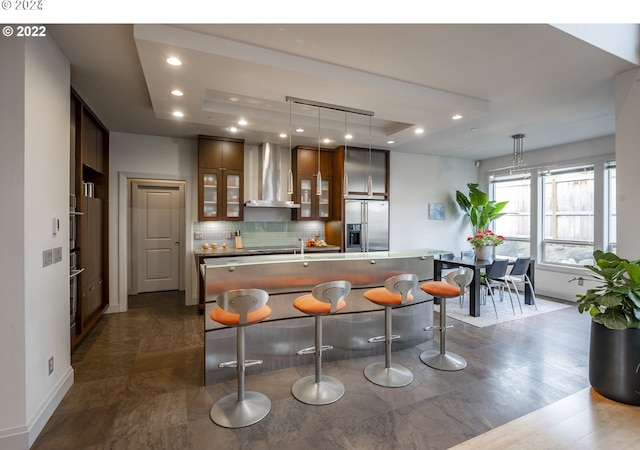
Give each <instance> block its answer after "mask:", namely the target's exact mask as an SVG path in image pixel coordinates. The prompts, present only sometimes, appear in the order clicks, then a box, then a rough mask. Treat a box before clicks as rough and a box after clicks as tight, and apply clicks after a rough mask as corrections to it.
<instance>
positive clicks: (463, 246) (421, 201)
mask: <svg viewBox="0 0 640 450" xmlns="http://www.w3.org/2000/svg"><path fill="white" fill-rule="evenodd" d="M390 167H391V168H390V170H391V173H390V175H389V183H390V188H389V189H390V196H389V204H390V225H389V232H390V235H389V248H390V249H391V250H405V249H412V248H432V249H440V250H448V251H453V252H460V251H461V250H469V248H470V247H469V245H468V244H467V241H466V239H467V236H468V235H469V233H471V227H470V225H469V221H468V220H467V219H466V218H465V216H464V215H463V214H462V213H461V211H460V208H459V207H458V205H457V203H456V201H455V197H456V190H460V191H462V192H465V193H466V192H467V191H468V188H467V183H475V182H477V179H478V175H477V169H476V167H475V163H474V161H469V160H464V159H456V158H443V157H439V156H424V155H415V154H410V153H399V152H397V151H391V152H390ZM429 203H444V204H445V215H446V218H445V220H429V218H428V205H429Z"/></svg>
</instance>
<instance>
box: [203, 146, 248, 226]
mask: <svg viewBox="0 0 640 450" xmlns="http://www.w3.org/2000/svg"><path fill="white" fill-rule="evenodd" d="M243 213H244V140H242V139H230V138H217V137H212V136H199V137H198V220H201V221H204V220H242V219H243V216H244V214H243Z"/></svg>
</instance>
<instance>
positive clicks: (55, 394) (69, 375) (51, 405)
mask: <svg viewBox="0 0 640 450" xmlns="http://www.w3.org/2000/svg"><path fill="white" fill-rule="evenodd" d="M73 375H74V371H73V367H71V366H69V368H68V369H67V371H66V372H65V374H64V376H63V377H62V378H60V381H59V382H58V383H57V384H56V385H55V387H54V388H53V390H52V391H51V392H50V394H49V395H48V396H47V398H46V399H45V400H44V401H43V402H42V404H41V405H40V408H38V411H37V412H36V413H35V414H34V415H33V417H32V418H31V420H30V421H29V422H28V424H27V428H28V430H29V447H31V446H32V445H33V443H34V442H35V441H36V439H37V437H38V436H39V435H40V432H42V429H43V428H44V426H45V425H46V424H47V422H48V421H49V419H50V418H51V416H52V415H53V412H54V411H55V410H56V408H57V407H58V405H59V404H60V402H61V401H62V399H63V398H64V396H65V394H66V393H67V392H68V391H69V389H71V386H72V385H73V380H74V376H73Z"/></svg>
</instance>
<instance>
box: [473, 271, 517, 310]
mask: <svg viewBox="0 0 640 450" xmlns="http://www.w3.org/2000/svg"><path fill="white" fill-rule="evenodd" d="M508 265H509V260H507V259H495V260H494V261H493V263H491V265H490V266H489V268H488V269H487V273H486V275H485V276H484V277H483V278H482V279H481V284H482V287H483V288H484V289H485V290H486V292H488V293H489V295H490V296H491V302H492V303H493V311H494V312H495V314H496V319H497V318H498V309H497V308H496V302H495V297H494V293H493V291H494V288H500V290H501V298H502V295H503V294H504V288H505V287H506V288H507V293H508V294H509V300H510V301H511V309H512V310H513V314H514V315H515V314H516V310H515V307H514V306H513V297H512V296H511V288H510V287H509V283H508V282H507V280H506V278H505V277H506V275H507V267H508ZM484 297H485V298H486V293H484ZM519 303H520V300H518V304H519ZM520 312H521V313H522V305H520Z"/></svg>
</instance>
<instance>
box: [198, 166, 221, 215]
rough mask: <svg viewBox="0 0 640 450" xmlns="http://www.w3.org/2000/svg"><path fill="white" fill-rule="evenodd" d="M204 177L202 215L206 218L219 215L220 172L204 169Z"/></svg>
mask: <svg viewBox="0 0 640 450" xmlns="http://www.w3.org/2000/svg"><path fill="white" fill-rule="evenodd" d="M201 177H202V189H203V191H202V215H203V216H204V217H206V218H210V219H215V218H216V217H218V174H217V173H211V172H209V171H206V170H205V171H204V172H203V173H202V175H201Z"/></svg>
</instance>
